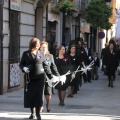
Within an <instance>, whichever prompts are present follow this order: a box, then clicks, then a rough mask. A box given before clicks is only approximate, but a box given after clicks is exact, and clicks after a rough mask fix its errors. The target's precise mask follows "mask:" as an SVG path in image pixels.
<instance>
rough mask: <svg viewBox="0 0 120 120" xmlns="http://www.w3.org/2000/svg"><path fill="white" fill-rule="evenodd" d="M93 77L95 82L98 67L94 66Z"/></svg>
mask: <svg viewBox="0 0 120 120" xmlns="http://www.w3.org/2000/svg"><path fill="white" fill-rule="evenodd" d="M94 77H95V78H94V79H95V80H97V79H98V66H94Z"/></svg>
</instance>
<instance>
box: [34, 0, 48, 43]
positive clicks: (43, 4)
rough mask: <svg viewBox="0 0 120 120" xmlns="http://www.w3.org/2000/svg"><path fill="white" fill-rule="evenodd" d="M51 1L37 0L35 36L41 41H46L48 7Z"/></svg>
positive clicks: (35, 5)
mask: <svg viewBox="0 0 120 120" xmlns="http://www.w3.org/2000/svg"><path fill="white" fill-rule="evenodd" d="M49 2H50V0H36V1H35V3H34V7H35V36H36V37H37V38H39V39H40V40H41V41H42V40H44V41H45V40H46V36H47V34H46V29H47V24H46V23H47V12H48V10H47V5H48V3H49Z"/></svg>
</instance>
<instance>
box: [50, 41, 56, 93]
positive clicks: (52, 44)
mask: <svg viewBox="0 0 120 120" xmlns="http://www.w3.org/2000/svg"><path fill="white" fill-rule="evenodd" d="M49 51H50V54H52V55H53V56H54V57H55V56H56V54H57V41H52V42H51V46H50V48H49ZM52 94H54V88H53V87H52Z"/></svg>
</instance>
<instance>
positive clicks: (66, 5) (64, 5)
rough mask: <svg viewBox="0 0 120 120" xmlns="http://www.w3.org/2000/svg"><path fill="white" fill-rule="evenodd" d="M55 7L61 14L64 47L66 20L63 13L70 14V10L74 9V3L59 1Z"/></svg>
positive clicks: (64, 0)
mask: <svg viewBox="0 0 120 120" xmlns="http://www.w3.org/2000/svg"><path fill="white" fill-rule="evenodd" d="M56 7H57V8H58V9H59V11H61V12H62V13H63V23H62V45H64V46H66V43H65V33H66V27H65V26H66V25H65V22H66V19H65V13H66V12H67V13H68V12H70V10H71V9H72V8H73V7H74V3H73V2H72V1H71V0H60V1H59V2H58V4H57V5H56Z"/></svg>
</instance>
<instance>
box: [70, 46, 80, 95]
mask: <svg viewBox="0 0 120 120" xmlns="http://www.w3.org/2000/svg"><path fill="white" fill-rule="evenodd" d="M68 55H69V58H70V62H71V66H70V71H71V72H74V71H76V69H77V68H78V66H79V65H80V61H79V59H80V56H79V55H78V54H76V47H75V45H71V46H70V48H69V53H68ZM78 74H79V73H76V75H75V78H74V79H73V80H72V81H70V83H69V86H71V91H70V93H69V95H68V97H73V94H74V93H77V89H78V87H79V83H80V82H79V78H78V77H77V76H78ZM79 77H80V76H79Z"/></svg>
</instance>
